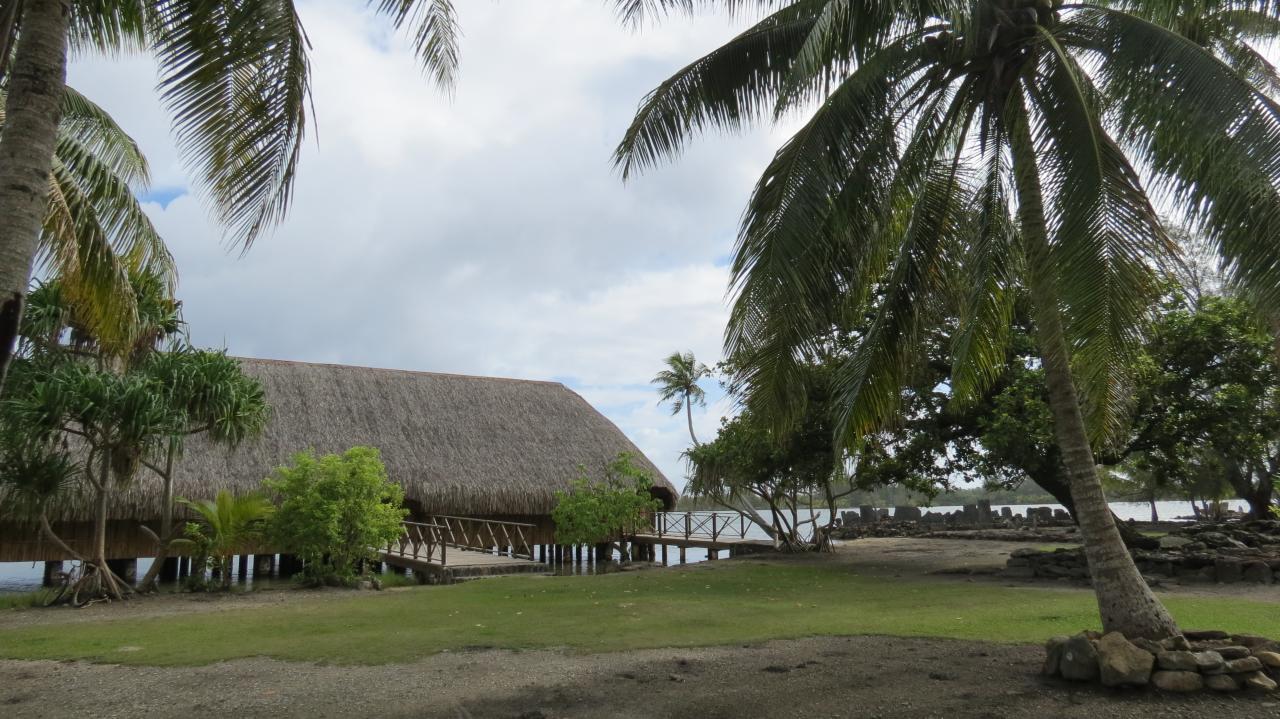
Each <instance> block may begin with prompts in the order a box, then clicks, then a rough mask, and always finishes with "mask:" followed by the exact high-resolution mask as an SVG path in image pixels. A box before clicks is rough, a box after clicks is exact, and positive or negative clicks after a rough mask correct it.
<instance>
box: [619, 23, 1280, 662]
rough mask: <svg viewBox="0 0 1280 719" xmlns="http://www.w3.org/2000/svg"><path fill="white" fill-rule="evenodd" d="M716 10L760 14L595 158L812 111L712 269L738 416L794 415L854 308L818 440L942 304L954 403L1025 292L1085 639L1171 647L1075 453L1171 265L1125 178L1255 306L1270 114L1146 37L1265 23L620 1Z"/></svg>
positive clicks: (1097, 442) (885, 400)
mask: <svg viewBox="0 0 1280 719" xmlns="http://www.w3.org/2000/svg"><path fill="white" fill-rule="evenodd" d="M724 4H729V5H734V6H740V5H756V6H760V7H766V8H769V9H770V10H772V14H769V15H768V16H767V17H765V18H764V19H762V20H761V21H760V22H758V23H757V24H756V25H755V26H754V27H751V28H750V29H748V30H746V31H744V32H743V33H741V34H740V35H738V36H737V37H735V38H733V39H732V40H730V41H729V42H728V43H727V44H726V45H724V46H723V47H721V48H719V49H717V50H714V51H713V52H711V53H710V54H709V55H707V56H705V57H703V58H701V59H699V60H696V61H695V62H693V63H692V64H690V65H688V66H687V67H685V68H684V69H682V70H681V71H679V72H678V73H677V74H676V75H675V76H673V77H672V78H671V79H669V80H667V81H666V82H664V83H662V84H661V85H660V86H659V87H658V88H657V89H656V90H654V91H653V92H652V93H651V94H650V95H649V96H648V97H646V98H645V99H644V101H643V102H642V104H641V107H640V109H639V112H638V114H637V116H636V118H635V120H634V122H633V124H632V125H631V127H630V128H629V129H628V130H627V132H626V135H625V137H624V139H623V141H622V143H621V146H620V147H619V148H618V152H617V162H618V165H619V167H620V168H621V170H622V172H623V174H624V176H625V175H629V174H631V173H633V172H635V171H638V170H641V169H643V168H645V167H648V166H650V165H652V164H654V163H655V162H657V161H659V160H661V159H664V158H667V157H670V156H672V155H674V154H675V153H677V152H678V151H679V150H680V149H681V147H682V146H683V145H684V144H685V143H686V142H687V141H688V139H689V138H690V136H692V135H694V134H696V133H698V132H700V131H702V130H705V129H723V130H735V129H738V128H740V127H741V126H743V125H744V124H745V123H747V122H749V121H751V120H754V119H756V118H759V117H761V116H767V115H769V114H772V115H773V116H774V117H781V116H783V115H787V114H788V113H792V112H796V111H800V110H802V109H806V108H812V113H811V115H810V116H809V119H808V121H807V122H806V123H805V124H804V125H803V127H801V129H800V130H799V131H798V132H797V133H796V134H795V135H794V136H793V137H791V138H790V139H789V140H788V141H787V142H786V143H785V144H784V145H783V147H782V148H781V149H780V150H779V151H778V152H777V154H776V155H775V157H774V158H773V160H772V162H770V163H769V165H768V167H767V168H766V170H765V171H764V174H763V176H762V177H761V179H760V181H759V183H758V184H757V186H756V188H755V191H754V192H753V194H752V196H751V198H750V200H749V204H748V208H747V210H746V214H745V217H744V220H743V224H742V229H741V232H740V235H739V239H738V244H737V247H736V253H735V257H734V261H733V287H734V289H735V292H736V296H735V301H734V306H733V310H732V313H731V319H730V324H729V328H728V331H727V336H726V344H727V353H729V354H731V355H734V356H741V357H746V358H748V361H747V363H746V367H745V370H744V373H743V378H742V380H743V381H744V382H745V383H746V384H747V385H748V386H749V387H750V392H751V395H752V396H751V401H754V402H756V403H758V404H757V406H765V407H770V408H773V410H774V411H775V412H776V413H777V414H778V415H779V416H785V415H786V414H787V413H788V411H793V410H794V406H795V405H796V404H797V402H796V399H797V398H798V395H797V394H796V393H795V392H794V390H793V386H794V381H793V379H794V375H795V366H796V362H797V361H798V360H797V358H798V357H801V356H803V355H804V353H805V349H806V347H807V345H808V344H809V343H811V342H812V341H813V338H815V337H818V336H821V335H822V334H823V332H825V331H826V330H827V329H828V328H829V327H832V326H837V327H838V326H843V325H844V324H845V323H846V321H847V318H848V317H849V316H850V315H851V314H852V313H857V312H859V311H862V310H863V309H865V307H866V305H867V303H868V301H870V300H874V303H875V307H876V310H875V311H876V319H875V321H874V323H873V325H872V326H871V328H870V329H869V331H868V333H867V335H866V336H865V338H864V339H863V341H862V342H861V344H860V346H859V349H858V351H857V352H855V353H854V355H853V357H852V358H851V359H850V360H849V361H848V362H847V363H846V364H845V365H844V367H843V368H842V370H841V373H840V374H841V377H840V379H839V380H838V382H837V384H838V398H837V404H838V405H839V416H838V419H839V421H838V430H837V431H838V432H839V433H840V436H841V437H842V438H843V440H844V441H845V442H846V443H850V444H851V443H854V442H856V441H857V439H858V437H859V436H860V435H861V434H862V433H863V432H865V431H867V430H868V429H871V428H873V427H875V426H877V425H879V424H881V423H884V422H888V421H892V420H893V419H894V414H895V411H896V400H897V398H898V396H899V394H900V393H899V387H900V386H901V385H902V383H903V381H904V378H905V377H906V376H907V374H908V373H909V372H910V370H911V367H912V365H913V362H914V361H915V359H916V356H917V352H916V348H917V343H918V342H919V341H920V339H921V337H922V335H923V333H924V331H925V330H926V329H927V328H929V327H930V325H931V323H934V322H937V321H939V319H940V318H942V317H945V316H946V315H947V314H948V313H947V311H946V310H947V308H948V307H951V308H958V311H957V312H956V315H957V316H958V317H959V320H958V327H957V329H956V332H955V336H954V340H953V343H952V347H951V351H952V355H953V358H952V370H951V376H950V387H951V392H952V393H953V396H954V401H956V402H961V403H963V402H966V401H969V400H971V399H972V398H974V397H976V396H977V395H978V394H979V393H980V392H981V391H982V390H983V388H984V387H985V386H986V385H987V384H988V383H989V382H990V381H992V378H993V377H994V376H995V375H996V374H997V372H998V370H999V368H1000V365H1001V362H1002V361H1003V358H1004V356H1005V351H1004V348H1005V345H1006V343H1007V342H1008V341H1009V335H1010V326H1011V319H1012V316H1013V306H1014V297H1015V289H1016V288H1017V287H1018V286H1022V287H1025V288H1026V290H1027V292H1028V294H1029V296H1030V300H1031V306H1032V311H1031V316H1032V319H1033V325H1034V337H1035V339H1036V341H1037V345H1038V351H1039V355H1040V360H1041V363H1042V366H1043V369H1044V374H1045V382H1046V385H1047V388H1048V399H1049V405H1050V408H1051V411H1052V415H1053V425H1054V433H1055V437H1056V440H1057V444H1058V446H1059V449H1060V451H1061V453H1062V461H1063V464H1064V466H1065V468H1066V473H1067V476H1068V478H1069V481H1070V487H1071V494H1072V497H1073V498H1074V500H1075V508H1076V513H1077V518H1078V520H1079V524H1080V528H1081V536H1082V539H1083V541H1084V544H1085V550H1086V555H1087V557H1088V561H1089V569H1090V573H1091V576H1092V579H1093V585H1094V589H1095V592H1096V595H1097V600H1098V606H1099V610H1100V613H1101V618H1102V624H1103V627H1104V629H1106V630H1108V631H1111V630H1117V631H1121V632H1123V633H1125V634H1126V635H1129V636H1132V637H1149V638H1156V637H1163V636H1167V635H1172V634H1174V633H1176V632H1177V631H1178V629H1177V625H1176V624H1175V622H1174V620H1173V619H1172V617H1171V616H1170V615H1169V613H1168V612H1167V611H1166V610H1165V608H1164V607H1163V605H1162V604H1161V603H1160V602H1159V601H1158V600H1157V599H1156V598H1155V597H1154V595H1152V593H1151V592H1150V590H1149V589H1148V588H1147V586H1146V583H1145V582H1144V581H1143V579H1142V577H1141V575H1140V574H1139V573H1138V571H1137V569H1136V568H1135V566H1134V564H1133V561H1132V559H1131V557H1130V556H1129V554H1128V552H1127V551H1126V550H1125V547H1124V544H1123V542H1122V541H1121V538H1120V534H1119V533H1118V532H1117V530H1116V527H1115V524H1114V522H1113V520H1112V516H1111V514H1110V512H1109V511H1108V508H1107V504H1106V499H1105V497H1104V495H1103V492H1102V487H1101V483H1100V481H1099V474H1098V470H1097V467H1096V465H1095V461H1094V452H1095V448H1098V447H1102V446H1105V444H1106V443H1107V441H1108V440H1109V439H1110V438H1111V437H1112V436H1113V434H1114V432H1115V431H1116V430H1117V429H1118V428H1119V427H1121V426H1122V425H1123V421H1122V418H1123V417H1124V415H1125V413H1126V411H1127V410H1128V404H1129V402H1130V398H1131V392H1130V383H1129V380H1130V378H1129V376H1128V370H1127V368H1128V367H1129V366H1130V363H1129V361H1128V360H1129V359H1130V358H1131V357H1132V355H1133V354H1134V352H1135V350H1136V348H1137V347H1138V345H1139V344H1140V343H1141V341H1142V338H1143V327H1144V324H1145V322H1146V320H1147V319H1148V316H1149V314H1150V307H1151V304H1152V303H1153V301H1154V299H1155V297H1156V295H1157V292H1158V281H1157V276H1158V274H1159V273H1160V270H1161V268H1162V266H1165V265H1167V264H1168V263H1170V262H1171V261H1172V260H1173V259H1174V256H1175V254H1176V247H1175V246H1174V244H1173V243H1172V242H1171V241H1170V240H1169V239H1168V237H1167V236H1166V233H1165V230H1164V228H1163V226H1162V224H1161V222H1160V220H1159V218H1158V217H1157V214H1156V212H1155V211H1154V209H1153V208H1152V203H1151V200H1150V196H1149V194H1148V188H1151V191H1152V192H1153V193H1155V194H1157V195H1158V196H1160V197H1162V198H1165V199H1167V200H1168V202H1169V203H1170V205H1171V206H1172V208H1173V209H1174V210H1175V211H1176V212H1177V213H1178V214H1179V215H1180V216H1181V219H1182V220H1184V221H1185V222H1186V223H1187V224H1188V225H1190V226H1191V227H1192V228H1193V229H1194V230H1195V231H1197V232H1198V233H1200V234H1202V235H1203V236H1204V237H1205V238H1206V240H1207V242H1208V243H1209V244H1210V245H1211V246H1212V247H1213V248H1214V250H1215V251H1216V252H1217V254H1218V256H1219V257H1220V259H1221V262H1222V263H1223V264H1224V266H1225V268H1226V270H1227V273H1228V276H1229V279H1230V281H1231V282H1232V283H1234V284H1237V285H1239V286H1241V287H1244V288H1247V289H1248V291H1249V293H1250V296H1251V297H1253V298H1254V299H1255V300H1256V301H1257V302H1259V303H1260V304H1262V305H1265V306H1269V307H1273V308H1274V307H1276V306H1277V305H1280V237H1277V233H1280V186H1278V184H1277V183H1278V181H1280V107H1278V106H1277V105H1276V103H1275V102H1273V101H1272V100H1271V99H1270V97H1269V96H1268V94H1267V93H1266V91H1265V89H1264V88H1262V87H1260V85H1259V84H1258V83H1257V79H1256V77H1255V76H1254V75H1252V74H1250V73H1246V72H1244V71H1242V70H1241V69H1240V68H1239V67H1236V66H1233V65H1232V64H1231V63H1228V62H1224V61H1223V59H1222V58H1220V57H1218V56H1216V55H1215V47H1214V45H1213V43H1208V42H1206V41H1205V39H1204V38H1197V39H1195V40H1194V41H1193V40H1191V39H1188V38H1187V37H1186V36H1184V35H1182V34H1180V33H1179V32H1178V31H1177V30H1175V29H1171V28H1173V27H1175V23H1174V22H1173V19H1174V18H1176V17H1178V15H1179V14H1180V13H1182V12H1192V13H1207V12H1218V11H1221V10H1225V9H1229V8H1239V9H1242V10H1246V11H1249V12H1252V13H1254V14H1255V15H1257V16H1259V17H1265V18H1267V19H1268V22H1272V18H1275V17H1280V8H1277V7H1276V6H1274V5H1273V4H1270V3H1263V2H1234V3H1209V5H1213V6H1215V7H1211V8H1207V9H1206V8H1205V7H1204V5H1203V4H1197V5H1196V6H1195V7H1194V8H1191V9H1185V8H1182V6H1181V4H1179V3H1161V2H1143V3H1136V2H1135V3H1133V6H1134V8H1126V6H1125V5H1123V4H1112V3H1107V2H1081V3H1072V4H1069V5H1068V4H1062V3H1061V2H1060V0H1052V2H1049V1H1046V0H971V1H968V2H945V1H943V0H903V1H902V2H894V3H890V2H865V1H863V2H853V1H851V0H796V1H792V2H757V3H747V2H732V3H714V2H706V3H698V2H692V0H670V1H669V2H667V1H663V0H649V1H647V2H641V1H639V0H636V1H635V2H624V3H623V5H624V10H626V11H627V12H628V13H629V17H633V18H634V17H640V16H642V15H643V13H644V11H645V10H646V9H650V10H651V9H654V8H687V7H692V6H698V5H724ZM1131 9H1133V10H1134V11H1130V10H1131ZM1137 10H1141V13H1139V12H1137ZM1202 27H1208V26H1202ZM1216 27H1218V30H1216V31H1215V32H1220V33H1224V35H1223V38H1224V40H1225V41H1228V42H1241V43H1247V42H1248V40H1247V39H1246V38H1243V37H1241V36H1238V35H1236V34H1235V31H1234V30H1233V29H1232V28H1231V27H1230V26H1227V25H1218V26H1216ZM969 207H976V208H978V209H979V212H978V213H977V220H976V221H973V220H969V219H968V217H967V216H968V215H971V214H972V213H967V212H966V211H965V210H966V208H969Z"/></svg>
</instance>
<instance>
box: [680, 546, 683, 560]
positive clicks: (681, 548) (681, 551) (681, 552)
mask: <svg viewBox="0 0 1280 719" xmlns="http://www.w3.org/2000/svg"><path fill="white" fill-rule="evenodd" d="M680 563H681V564H684V547H680Z"/></svg>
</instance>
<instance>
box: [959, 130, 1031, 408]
mask: <svg viewBox="0 0 1280 719" xmlns="http://www.w3.org/2000/svg"><path fill="white" fill-rule="evenodd" d="M990 125H991V126H990V127H989V128H988V129H987V130H986V131H985V132H984V133H983V136H984V138H987V140H988V142H987V143H986V148H985V152H986V159H985V162H984V170H983V175H984V177H983V180H982V185H981V187H980V189H979V191H978V196H977V205H978V213H977V217H976V218H974V219H976V224H975V225H974V226H973V227H972V228H971V238H972V239H971V242H970V246H971V250H970V251H969V253H968V254H967V256H965V257H962V258H960V271H961V274H962V275H963V276H964V277H965V280H966V282H967V284H968V288H969V290H968V296H967V297H965V298H964V299H963V301H962V304H961V305H960V308H959V312H958V313H957V326H956V332H955V334H954V335H953V337H952V345H951V355H952V362H951V396H952V399H953V401H954V402H956V403H957V404H958V405H961V406H963V405H966V404H968V403H972V402H974V401H976V400H977V399H978V398H979V397H980V396H981V395H982V393H983V392H984V391H985V390H986V389H987V388H988V387H989V386H990V385H991V383H992V382H993V381H995V379H996V378H997V377H998V376H999V374H1000V373H1001V372H1002V371H1003V369H1004V365H1005V359H1006V348H1007V347H1008V343H1009V338H1010V335H1011V332H1012V329H1011V328H1012V325H1013V319H1014V307H1015V303H1016V298H1017V292H1018V287H1019V281H1020V276H1021V273H1022V257H1021V251H1020V247H1019V244H1018V238H1017V230H1016V228H1015V226H1014V223H1013V218H1012V217H1010V216H1009V206H1010V199H1011V198H1010V194H1009V188H1008V186H1007V184H1006V181H1005V179H1006V177H1007V176H1008V173H1009V167H1008V162H1007V158H1006V155H1005V152H1004V144H1005V141H1004V137H1003V136H1002V130H1001V128H1000V127H999V125H998V123H996V122H990Z"/></svg>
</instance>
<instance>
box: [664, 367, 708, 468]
mask: <svg viewBox="0 0 1280 719" xmlns="http://www.w3.org/2000/svg"><path fill="white" fill-rule="evenodd" d="M665 362H666V364H667V368H666V369H664V370H662V371H661V372H659V373H658V374H657V375H656V376H655V377H654V378H653V380H652V381H651V382H650V384H656V385H658V397H659V399H658V404H662V403H663V402H670V403H671V414H673V415H674V414H679V413H680V410H681V409H683V410H684V411H685V417H686V418H687V419H688V421H689V439H691V440H693V445H694V446H695V447H696V446H698V437H697V436H696V435H695V434H694V433H693V405H695V404H696V405H698V406H699V407H705V406H706V404H707V394H706V392H703V391H702V388H701V387H699V386H698V380H700V379H702V378H703V377H709V376H711V370H710V369H708V368H707V366H706V365H704V364H702V363H701V362H698V361H697V360H696V359H694V357H693V353H692V352H685V353H684V354H681V353H679V352H672V353H671V356H669V357H667V359H666V360H665Z"/></svg>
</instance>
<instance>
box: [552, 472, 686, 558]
mask: <svg viewBox="0 0 1280 719" xmlns="http://www.w3.org/2000/svg"><path fill="white" fill-rule="evenodd" d="M652 487H653V475H652V474H650V473H649V472H647V471H645V470H644V469H642V468H640V467H637V466H636V465H635V463H634V462H632V455H631V453H630V452H622V453H621V454H619V455H618V456H617V458H615V459H614V460H613V461H612V462H610V463H609V464H608V466H606V467H605V469H604V476H603V477H602V478H600V479H592V478H591V477H590V476H589V475H588V474H587V468H586V467H585V466H583V465H578V477H577V479H575V480H574V481H573V488H572V489H570V490H569V491H567V492H565V491H558V492H556V507H555V509H554V510H552V511H551V519H552V520H554V521H555V523H556V540H557V541H559V542H561V543H562V544H599V543H601V542H611V541H614V540H616V539H618V538H619V537H620V536H621V535H622V534H624V533H626V532H628V531H630V530H633V529H634V528H635V527H637V526H639V525H640V524H642V523H643V522H644V521H645V518H646V516H647V515H648V514H649V513H650V512H656V511H658V510H660V509H662V502H661V501H659V500H658V499H656V498H654V497H653V495H652V494H650V492H649V490H650V489H651V488H652Z"/></svg>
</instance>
